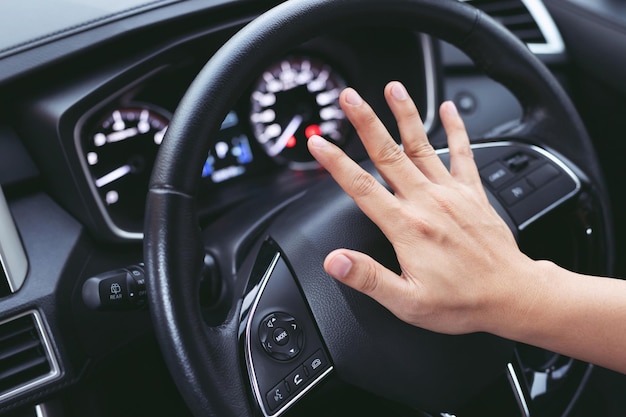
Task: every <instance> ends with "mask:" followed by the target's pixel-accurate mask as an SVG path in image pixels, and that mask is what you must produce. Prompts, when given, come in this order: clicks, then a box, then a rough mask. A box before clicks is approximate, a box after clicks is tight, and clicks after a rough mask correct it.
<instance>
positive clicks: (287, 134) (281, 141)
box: [267, 114, 302, 156]
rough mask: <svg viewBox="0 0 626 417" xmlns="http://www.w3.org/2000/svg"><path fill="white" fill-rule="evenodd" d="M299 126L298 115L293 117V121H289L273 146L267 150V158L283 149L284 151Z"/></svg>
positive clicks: (300, 122)
mask: <svg viewBox="0 0 626 417" xmlns="http://www.w3.org/2000/svg"><path fill="white" fill-rule="evenodd" d="M301 124H302V116H301V115H299V114H296V115H295V116H293V119H291V121H290V122H289V124H288V125H287V127H286V128H285V130H283V133H282V135H280V137H279V138H278V140H277V141H276V143H274V145H273V146H272V147H271V148H269V149H268V150H267V154H268V155H269V156H276V155H278V154H279V153H281V152H282V151H283V149H285V146H287V142H289V138H291V137H292V136H293V135H294V133H296V130H298V128H299V127H300V125H301Z"/></svg>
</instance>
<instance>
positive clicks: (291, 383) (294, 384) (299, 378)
mask: <svg viewBox="0 0 626 417" xmlns="http://www.w3.org/2000/svg"><path fill="white" fill-rule="evenodd" d="M307 379H309V377H308V375H307V374H306V371H305V370H304V366H300V367H298V369H296V370H295V371H293V372H292V373H291V374H289V376H288V377H287V379H286V381H285V382H286V383H287V386H288V387H289V388H291V390H292V391H294V392H295V391H297V390H299V389H300V388H302V387H304V386H305V385H306V381H307Z"/></svg>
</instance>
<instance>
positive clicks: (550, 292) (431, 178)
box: [308, 81, 626, 373]
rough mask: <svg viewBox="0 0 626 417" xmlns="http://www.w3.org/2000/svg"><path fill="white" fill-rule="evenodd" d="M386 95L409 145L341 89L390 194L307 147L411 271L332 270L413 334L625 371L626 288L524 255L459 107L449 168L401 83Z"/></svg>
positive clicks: (328, 149)
mask: <svg viewBox="0 0 626 417" xmlns="http://www.w3.org/2000/svg"><path fill="white" fill-rule="evenodd" d="M385 98H386V100H387V103H388V105H389V107H390V109H391V110H392V112H393V114H394V116H395V119H396V122H397V124H398V128H399V131H400V135H401V138H402V145H403V148H402V147H400V146H398V144H397V143H396V142H395V141H394V140H393V138H392V137H391V136H390V134H389V133H388V132H387V130H386V129H385V127H384V126H383V124H382V122H381V121H380V120H379V119H378V117H377V116H376V114H375V113H374V111H373V110H372V109H371V107H370V106H369V105H368V104H367V103H366V102H365V101H363V99H362V98H361V97H360V96H359V95H358V93H357V92H356V91H355V90H353V89H351V88H348V89H346V90H344V91H343V92H342V94H341V96H340V104H341V107H342V109H343V111H344V112H345V114H346V116H347V117H348V119H349V120H350V121H351V123H352V124H353V125H354V127H355V128H356V130H357V133H358V134H359V137H360V138H361V141H362V142H363V145H364V146H365V148H366V150H367V152H368V154H369V156H370V158H371V159H372V161H373V162H374V164H375V165H376V168H377V170H378V171H379V173H380V174H381V176H382V177H383V179H384V180H385V181H386V182H387V184H389V186H390V187H391V188H392V189H393V193H391V192H389V191H388V190H387V189H386V188H385V187H383V186H382V185H381V184H380V183H378V182H377V181H376V180H375V179H374V178H373V177H372V176H371V175H370V174H369V173H367V172H365V171H364V170H363V169H362V168H361V167H359V165H358V164H356V163H355V162H354V161H352V160H351V159H350V158H349V157H348V156H347V155H346V154H345V153H344V152H343V151H342V150H341V149H339V148H338V147H336V146H335V145H333V144H332V143H330V142H328V141H326V140H324V139H323V138H321V137H319V136H316V137H312V138H311V139H310V140H309V142H308V146H309V150H310V152H311V154H312V155H313V156H314V157H315V158H316V159H317V161H318V162H319V163H320V164H321V165H322V166H323V167H324V168H325V169H327V170H328V172H329V173H330V174H331V175H332V176H333V178H334V179H335V181H337V183H338V184H339V185H340V186H341V187H342V188H343V189H344V191H345V192H346V193H347V194H348V195H350V197H352V198H353V199H354V201H355V202H356V204H357V205H358V206H359V207H360V209H361V210H362V211H363V212H364V213H365V214H366V215H367V216H368V217H369V218H370V219H371V220H372V221H374V222H375V223H376V224H377V225H378V227H379V228H380V229H381V230H382V231H383V233H384V234H385V236H386V237H387V239H389V241H390V242H391V244H392V245H393V247H394V250H395V252H396V255H397V258H398V261H399V263H400V267H401V271H402V273H401V274H400V275H397V274H396V273H394V272H392V271H390V270H388V269H387V268H385V267H384V266H382V265H381V264H379V263H378V262H376V261H375V260H374V259H372V258H371V257H369V256H368V255H367V254H364V253H360V252H356V251H352V250H348V249H337V250H335V251H333V252H331V253H330V254H329V255H328V256H327V257H326V260H325V262H324V268H325V270H326V271H327V272H328V274H329V275H331V276H333V277H334V278H335V279H337V280H339V281H340V282H342V283H344V284H346V285H348V286H350V287H352V288H354V289H356V290H358V291H361V292H363V293H365V294H367V295H368V296H370V297H372V298H373V299H375V300H376V301H378V302H379V303H381V304H382V305H383V306H385V307H386V308H387V309H389V310H390V311H391V312H392V313H393V314H395V315H396V316H397V317H398V318H400V319H401V320H404V321H406V322H407V323H410V324H412V325H414V326H419V327H422V328H425V329H429V330H432V331H436V332H441V333H447V334H462V333H470V332H479V331H484V332H490V333H493V334H496V335H499V336H502V337H505V338H508V339H512V340H516V341H519V342H524V343H528V344H532V345H535V346H539V347H542V348H545V349H548V350H551V351H555V352H559V353H562V354H565V355H568V356H572V357H575V358H578V359H581V360H585V361H588V362H592V363H595V364H598V365H601V366H604V367H607V368H611V369H614V370H617V371H620V372H623V373H626V350H625V349H624V346H626V281H622V280H617V279H609V278H601V277H591V276H584V275H580V274H576V273H573V272H570V271H567V270H565V269H563V268H560V267H558V266H557V265H555V264H553V263H552V262H549V261H537V260H532V259H530V258H529V257H527V256H526V255H525V254H523V253H522V252H521V251H520V250H519V248H518V247H517V244H516V242H515V239H514V238H513V235H512V233H511V231H510V230H509V228H508V227H507V225H506V224H505V223H504V221H503V220H502V219H501V218H500V217H499V215H498V214H497V213H496V212H495V210H494V209H493V208H492V207H491V205H490V204H489V202H488V200H487V197H486V195H485V192H484V189H483V186H482V183H481V180H480V176H479V173H478V169H477V167H476V164H475V162H474V159H473V156H472V151H471V148H470V146H469V143H470V142H469V139H468V135H467V132H466V130H465V126H464V124H463V121H462V119H461V117H460V116H459V114H458V112H457V110H456V108H455V106H454V104H453V103H452V102H445V103H443V104H442V105H441V107H440V111H439V113H440V117H441V121H442V123H443V126H444V129H445V131H446V134H447V136H448V147H449V149H450V159H451V164H450V171H448V170H447V168H446V167H445V166H444V165H443V164H442V163H441V161H440V160H439V158H438V156H437V155H436V154H435V151H434V149H433V147H432V146H431V145H430V143H429V142H428V138H427V136H426V133H425V131H424V126H423V125H422V121H421V118H420V115H419V113H418V111H417V109H416V107H415V104H414V103H413V101H412V100H411V98H410V97H409V95H408V93H407V91H406V89H405V88H404V86H403V85H402V84H401V83H399V82H395V81H394V82H391V83H389V84H388V85H387V86H386V87H385ZM391 213H393V215H391Z"/></svg>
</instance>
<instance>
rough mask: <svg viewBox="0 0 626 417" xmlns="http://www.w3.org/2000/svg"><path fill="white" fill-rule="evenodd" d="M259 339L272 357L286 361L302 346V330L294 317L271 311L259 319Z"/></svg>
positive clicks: (296, 353) (297, 352)
mask: <svg viewBox="0 0 626 417" xmlns="http://www.w3.org/2000/svg"><path fill="white" fill-rule="evenodd" d="M259 339H260V342H261V345H262V346H263V349H265V352H267V353H268V354H269V355H270V356H271V357H272V358H274V359H276V360H279V361H288V360H291V359H293V358H295V357H296V356H298V354H299V353H300V351H301V350H302V348H303V346H304V332H303V331H302V328H301V326H300V324H299V323H298V322H297V321H296V319H295V318H294V317H292V316H290V315H289V314H286V313H272V314H270V315H269V316H267V317H265V318H264V319H263V320H262V321H261V325H260V326H259Z"/></svg>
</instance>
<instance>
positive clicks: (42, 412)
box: [35, 404, 48, 417]
mask: <svg viewBox="0 0 626 417" xmlns="http://www.w3.org/2000/svg"><path fill="white" fill-rule="evenodd" d="M35 415H36V416H37V417H48V413H47V412H46V409H45V408H44V406H43V404H37V405H36V406H35Z"/></svg>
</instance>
